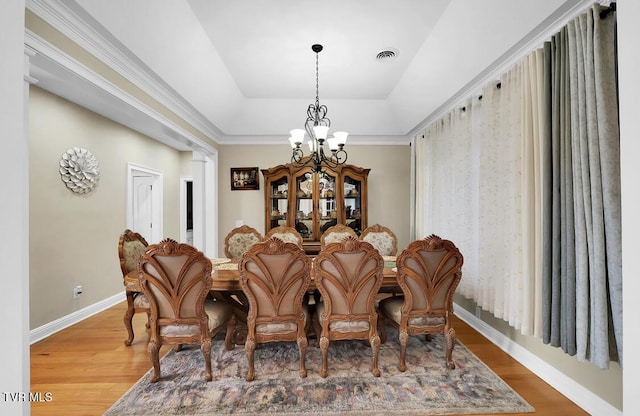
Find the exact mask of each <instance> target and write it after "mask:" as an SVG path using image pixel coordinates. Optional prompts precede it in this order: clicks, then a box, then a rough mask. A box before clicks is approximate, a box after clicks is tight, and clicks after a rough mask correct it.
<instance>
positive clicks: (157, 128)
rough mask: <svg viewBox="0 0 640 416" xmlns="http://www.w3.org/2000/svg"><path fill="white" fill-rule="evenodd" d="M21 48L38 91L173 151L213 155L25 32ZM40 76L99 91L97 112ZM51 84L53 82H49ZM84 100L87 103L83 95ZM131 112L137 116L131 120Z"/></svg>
mask: <svg viewBox="0 0 640 416" xmlns="http://www.w3.org/2000/svg"><path fill="white" fill-rule="evenodd" d="M25 48H29V49H30V50H31V51H33V52H35V55H34V56H32V57H31V58H30V65H31V68H32V69H36V68H37V69H39V70H40V71H42V75H41V76H39V77H37V78H38V84H39V86H40V87H41V88H43V89H45V90H49V91H52V92H54V93H56V94H57V95H60V96H62V97H65V98H67V99H69V100H70V101H73V102H76V103H78V104H79V105H82V106H83V107H86V108H89V109H91V110H92V111H95V112H98V113H99V114H102V115H104V116H105V117H108V118H111V119H112V120H115V121H117V122H119V123H121V124H123V125H126V126H128V127H130V128H132V129H134V130H136V131H139V132H141V133H143V134H146V135H148V136H149V137H153V138H154V139H156V140H158V141H160V142H162V143H164V144H166V145H168V146H170V147H173V148H175V149H178V150H193V149H202V150H204V151H206V152H207V153H215V152H217V150H216V149H215V148H214V147H212V146H211V145H210V144H208V143H206V142H204V141H202V140H201V139H200V138H198V137H196V136H194V135H193V134H192V133H191V132H189V131H188V130H186V129H184V128H183V127H181V126H179V125H178V124H176V123H174V122H173V121H172V120H170V119H168V118H167V117H165V116H164V115H163V114H161V113H159V112H157V111H155V110H154V109H153V108H151V107H149V106H148V105H146V104H144V103H143V102H142V101H140V100H139V99H138V98H136V97H134V96H132V95H130V94H128V93H127V92H125V91H123V90H122V89H120V88H118V87H117V86H116V85H114V84H112V83H111V82H109V81H108V80H106V79H105V78H103V77H101V76H100V75H99V74H97V73H95V72H94V71H92V70H91V69H89V68H87V67H86V66H84V65H82V64H81V63H80V62H78V61H76V60H75V59H73V58H72V57H70V56H69V55H67V54H65V53H64V52H63V51H61V50H60V49H58V48H56V47H55V46H53V45H51V44H50V43H49V42H47V41H45V40H44V39H42V38H40V37H39V36H37V35H36V34H34V33H33V32H31V31H30V30H28V29H25ZM54 69H57V71H54ZM53 72H56V73H55V74H54V73H53ZM44 74H49V75H50V76H51V77H52V78H55V79H57V78H59V77H61V76H62V77H64V78H65V79H66V80H69V79H74V80H80V81H81V82H82V90H83V91H91V90H93V91H99V94H100V103H101V104H100V105H101V107H100V111H97V109H96V108H94V107H93V106H92V104H91V103H90V102H83V101H82V99H81V98H78V97H70V96H68V95H67V93H68V91H55V87H53V86H52V85H50V84H49V83H48V82H47V80H46V79H45V76H44ZM61 74H62V75H61ZM53 83H56V81H52V84H53ZM84 99H85V100H91V99H90V98H88V97H86V96H85V97H84ZM105 103H106V104H105ZM123 104H124V106H126V108H127V110H125V111H124V112H123V111H122V108H123ZM122 113H125V114H127V115H129V118H128V119H125V117H126V116H122ZM132 113H135V114H136V115H137V116H139V117H137V116H136V117H133V118H131V114H132ZM158 132H160V133H158Z"/></svg>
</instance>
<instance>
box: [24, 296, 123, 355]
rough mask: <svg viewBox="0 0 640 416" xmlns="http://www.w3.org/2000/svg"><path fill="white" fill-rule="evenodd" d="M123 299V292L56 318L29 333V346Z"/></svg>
mask: <svg viewBox="0 0 640 416" xmlns="http://www.w3.org/2000/svg"><path fill="white" fill-rule="evenodd" d="M125 299H126V297H125V294H124V291H123V292H121V293H117V294H115V295H113V296H111V297H108V298H106V299H103V300H101V301H100V302H96V303H94V304H93V305H89V306H87V307H85V308H82V309H80V310H78V311H75V312H73V313H70V314H69V315H65V316H63V317H61V318H58V319H56V320H55V321H51V322H49V323H47V324H44V325H42V326H40V327H38V328H35V329H32V330H31V331H29V344H30V345H31V344H33V343H36V342H38V341H41V340H43V339H45V338H47V337H48V336H51V335H53V334H55V333H56V332H58V331H61V330H63V329H65V328H67V327H70V326H71V325H73V324H76V323H78V322H80V321H82V320H84V319H87V318H88V317H90V316H92V315H95V314H97V313H99V312H102V311H104V310H105V309H109V308H110V307H112V306H114V305H116V304H118V303H120V302H122V301H123V300H125Z"/></svg>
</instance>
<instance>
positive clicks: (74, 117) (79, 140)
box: [29, 87, 188, 329]
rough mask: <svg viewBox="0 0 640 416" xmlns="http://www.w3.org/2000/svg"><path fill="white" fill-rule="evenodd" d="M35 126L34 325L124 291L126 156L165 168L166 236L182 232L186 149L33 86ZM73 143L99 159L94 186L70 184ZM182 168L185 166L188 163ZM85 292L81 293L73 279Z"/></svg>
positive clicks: (130, 160)
mask: <svg viewBox="0 0 640 416" xmlns="http://www.w3.org/2000/svg"><path fill="white" fill-rule="evenodd" d="M29 130H30V138H29V140H30V161H29V165H30V171H29V174H30V185H29V188H30V193H29V195H30V217H29V222H30V224H29V225H30V235H29V252H30V253H29V254H30V262H29V265H30V311H31V314H30V327H31V328H32V329H33V328H36V327H38V326H41V325H43V324H46V323H49V322H51V321H53V320H55V319H57V318H60V317H63V316H65V315H68V314H70V313H72V312H74V311H77V310H79V309H82V308H84V307H87V306H89V305H92V304H94V303H96V302H99V301H101V300H103V299H105V298H107V297H109V296H112V295H114V294H117V293H118V292H122V290H123V288H122V278H121V276H122V273H121V271H120V266H119V261H118V252H117V245H118V237H119V235H120V234H121V233H122V231H123V230H124V228H125V226H126V194H127V191H126V190H127V183H126V182H127V163H134V164H137V165H140V166H144V167H147V168H152V169H155V170H158V171H161V172H162V173H163V176H164V203H163V217H164V221H163V223H164V224H163V225H164V229H163V231H164V233H163V235H164V236H165V237H171V238H175V239H178V237H179V229H178V227H179V224H178V215H179V181H178V179H177V178H178V176H179V174H180V173H181V172H184V171H185V170H186V171H188V168H182V167H181V164H180V161H181V155H180V152H178V151H176V150H173V149H171V148H169V147H167V146H165V145H163V144H161V143H159V142H157V141H155V140H152V139H150V138H148V137H146V136H143V135H141V134H139V133H136V132H134V131H132V130H130V129H128V128H126V127H123V126H122V125H119V124H116V123H114V122H112V121H110V120H108V119H106V118H104V117H102V116H99V115H97V114H95V113H92V112H90V111H88V110H85V109H83V108H81V107H79V106H77V105H75V104H73V103H70V102H69V101H66V100H64V99H62V98H60V97H57V96H54V95H52V94H50V93H48V92H46V91H44V90H41V89H39V88H37V87H31V91H30V108H29ZM70 147H84V148H86V149H88V150H89V151H90V152H91V153H93V155H94V156H95V157H96V159H97V160H98V162H99V163H100V180H99V183H98V185H97V187H96V188H95V189H94V191H92V192H90V193H88V194H85V195H81V194H75V193H73V192H71V191H70V190H69V189H67V188H66V186H65V185H64V183H63V182H62V181H61V179H60V174H59V172H58V167H59V165H58V164H59V161H60V157H61V156H62V154H63V152H65V151H66V150H67V149H68V148H70ZM181 169H182V170H181ZM78 284H80V285H82V286H83V287H84V293H83V294H82V296H81V297H80V298H79V299H77V300H74V299H73V296H72V293H73V292H72V291H73V287H74V286H75V285H78Z"/></svg>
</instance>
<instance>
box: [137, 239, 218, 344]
mask: <svg viewBox="0 0 640 416" xmlns="http://www.w3.org/2000/svg"><path fill="white" fill-rule="evenodd" d="M140 267H141V270H140V271H141V272H142V273H143V274H142V284H143V289H144V290H145V293H146V294H147V296H148V297H149V295H151V296H150V297H149V301H150V303H151V320H152V323H155V324H156V327H155V329H157V330H158V331H159V333H160V332H161V333H166V332H167V331H178V330H179V331H182V332H184V333H192V334H197V335H199V334H200V326H201V325H203V328H204V329H206V326H205V325H204V324H206V319H205V322H202V321H201V318H202V317H203V316H206V315H205V314H204V301H205V299H206V296H207V294H208V293H209V288H210V287H211V270H212V264H211V261H210V260H209V259H207V258H206V257H205V256H204V254H202V253H201V252H199V251H198V250H197V249H196V248H195V247H192V246H190V245H187V244H180V243H177V242H175V241H173V240H170V239H166V240H163V241H162V242H161V243H160V244H158V245H154V246H152V248H151V250H149V252H148V253H147V254H146V255H144V256H143V257H142V259H141V265H140ZM154 321H155V322H154ZM166 327H175V328H172V329H167V328H166ZM152 329H154V327H153V325H152Z"/></svg>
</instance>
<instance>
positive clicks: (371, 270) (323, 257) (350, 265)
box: [314, 237, 384, 377]
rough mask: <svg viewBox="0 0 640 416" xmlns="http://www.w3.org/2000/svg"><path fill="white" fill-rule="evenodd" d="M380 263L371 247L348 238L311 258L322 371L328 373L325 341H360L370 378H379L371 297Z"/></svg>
mask: <svg viewBox="0 0 640 416" xmlns="http://www.w3.org/2000/svg"><path fill="white" fill-rule="evenodd" d="M383 268H384V262H383V260H382V256H380V253H378V250H376V249H375V248H374V247H373V246H372V245H371V244H369V243H367V242H366V241H359V240H358V239H357V238H354V237H348V238H346V239H344V240H341V241H339V242H337V243H334V244H329V245H328V246H327V247H326V248H325V249H324V250H322V251H320V254H318V256H317V257H316V259H315V264H314V272H315V274H314V277H315V283H316V286H317V287H318V289H319V290H320V293H321V294H322V302H321V303H320V304H319V305H318V308H317V315H316V316H317V317H318V319H319V323H320V327H321V330H320V350H321V351H322V369H321V370H320V375H321V376H322V377H326V376H327V374H328V363H327V361H328V352H329V342H330V341H334V340H345V339H361V340H366V341H368V342H369V344H370V345H371V350H372V354H371V355H372V358H371V361H372V363H371V367H372V372H373V375H374V376H376V377H379V376H380V370H379V369H378V354H379V351H380V337H379V335H378V330H377V322H378V314H377V312H376V306H375V297H376V294H377V293H378V290H379V289H380V286H381V285H382V278H383V275H382V272H383Z"/></svg>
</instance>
